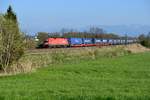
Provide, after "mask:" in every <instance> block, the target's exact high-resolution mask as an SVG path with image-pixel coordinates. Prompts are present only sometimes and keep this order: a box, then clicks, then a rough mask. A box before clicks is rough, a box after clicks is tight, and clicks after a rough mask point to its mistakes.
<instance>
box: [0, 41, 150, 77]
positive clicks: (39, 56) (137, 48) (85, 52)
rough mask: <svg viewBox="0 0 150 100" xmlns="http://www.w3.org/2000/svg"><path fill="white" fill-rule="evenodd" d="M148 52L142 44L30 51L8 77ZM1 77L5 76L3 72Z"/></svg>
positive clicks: (12, 68)
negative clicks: (47, 67)
mask: <svg viewBox="0 0 150 100" xmlns="http://www.w3.org/2000/svg"><path fill="white" fill-rule="evenodd" d="M148 51H150V49H147V48H145V47H143V46H141V45H140V44H130V45H117V46H104V47H85V48H56V49H35V50H28V51H26V53H25V55H24V56H23V57H22V58H21V59H20V60H19V62H17V63H15V64H13V65H12V66H11V67H10V68H9V69H7V72H8V73H6V75H12V74H18V73H28V72H33V71H36V69H38V68H42V67H46V66H48V65H52V64H55V65H56V64H60V63H61V64H64V63H70V64H76V63H79V62H80V61H82V60H87V61H89V60H90V61H91V60H95V59H103V58H114V57H119V56H125V55H129V54H132V53H142V52H148ZM1 75H4V74H3V73H2V72H1Z"/></svg>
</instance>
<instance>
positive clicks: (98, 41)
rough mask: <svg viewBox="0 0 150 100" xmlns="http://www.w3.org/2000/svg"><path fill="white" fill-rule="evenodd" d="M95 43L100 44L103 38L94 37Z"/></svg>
mask: <svg viewBox="0 0 150 100" xmlns="http://www.w3.org/2000/svg"><path fill="white" fill-rule="evenodd" d="M94 43H96V44H99V43H103V41H102V39H94Z"/></svg>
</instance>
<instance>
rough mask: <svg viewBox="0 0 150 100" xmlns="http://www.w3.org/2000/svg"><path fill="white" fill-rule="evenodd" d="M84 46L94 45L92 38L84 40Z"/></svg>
mask: <svg viewBox="0 0 150 100" xmlns="http://www.w3.org/2000/svg"><path fill="white" fill-rule="evenodd" d="M83 43H84V44H94V40H93V39H92V38H83Z"/></svg>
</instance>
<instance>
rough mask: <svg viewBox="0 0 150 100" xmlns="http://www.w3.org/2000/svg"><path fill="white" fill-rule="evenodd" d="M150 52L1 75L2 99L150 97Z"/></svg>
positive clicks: (110, 99) (146, 98)
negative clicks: (25, 73)
mask: <svg viewBox="0 0 150 100" xmlns="http://www.w3.org/2000/svg"><path fill="white" fill-rule="evenodd" d="M149 61H150V53H142V54H132V55H128V56H124V57H115V58H104V59H97V60H92V61H81V62H80V63H72V64H71V63H67V64H58V65H51V66H50V67H47V68H44V69H39V70H38V71H37V72H35V73H32V74H27V75H16V76H10V77H0V100H1V99H4V98H5V99H11V100H12V99H18V100H20V99H29V100H31V99H41V100H45V99H62V100H64V99H71V100H74V99H75V100H79V99H84V100H87V99H92V100H93V99H97V100H100V99H107V100H113V99H141V100H143V99H145V100H148V99H150V62H149Z"/></svg>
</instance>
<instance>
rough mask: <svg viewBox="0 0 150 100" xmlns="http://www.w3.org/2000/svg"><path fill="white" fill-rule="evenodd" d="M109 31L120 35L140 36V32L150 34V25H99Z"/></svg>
mask: <svg viewBox="0 0 150 100" xmlns="http://www.w3.org/2000/svg"><path fill="white" fill-rule="evenodd" d="M98 27H100V28H102V29H104V30H105V31H106V32H107V33H117V34H119V35H125V34H127V35H129V36H138V35H139V34H148V33H149V32H150V25H137V24H133V25H99V26H98Z"/></svg>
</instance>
